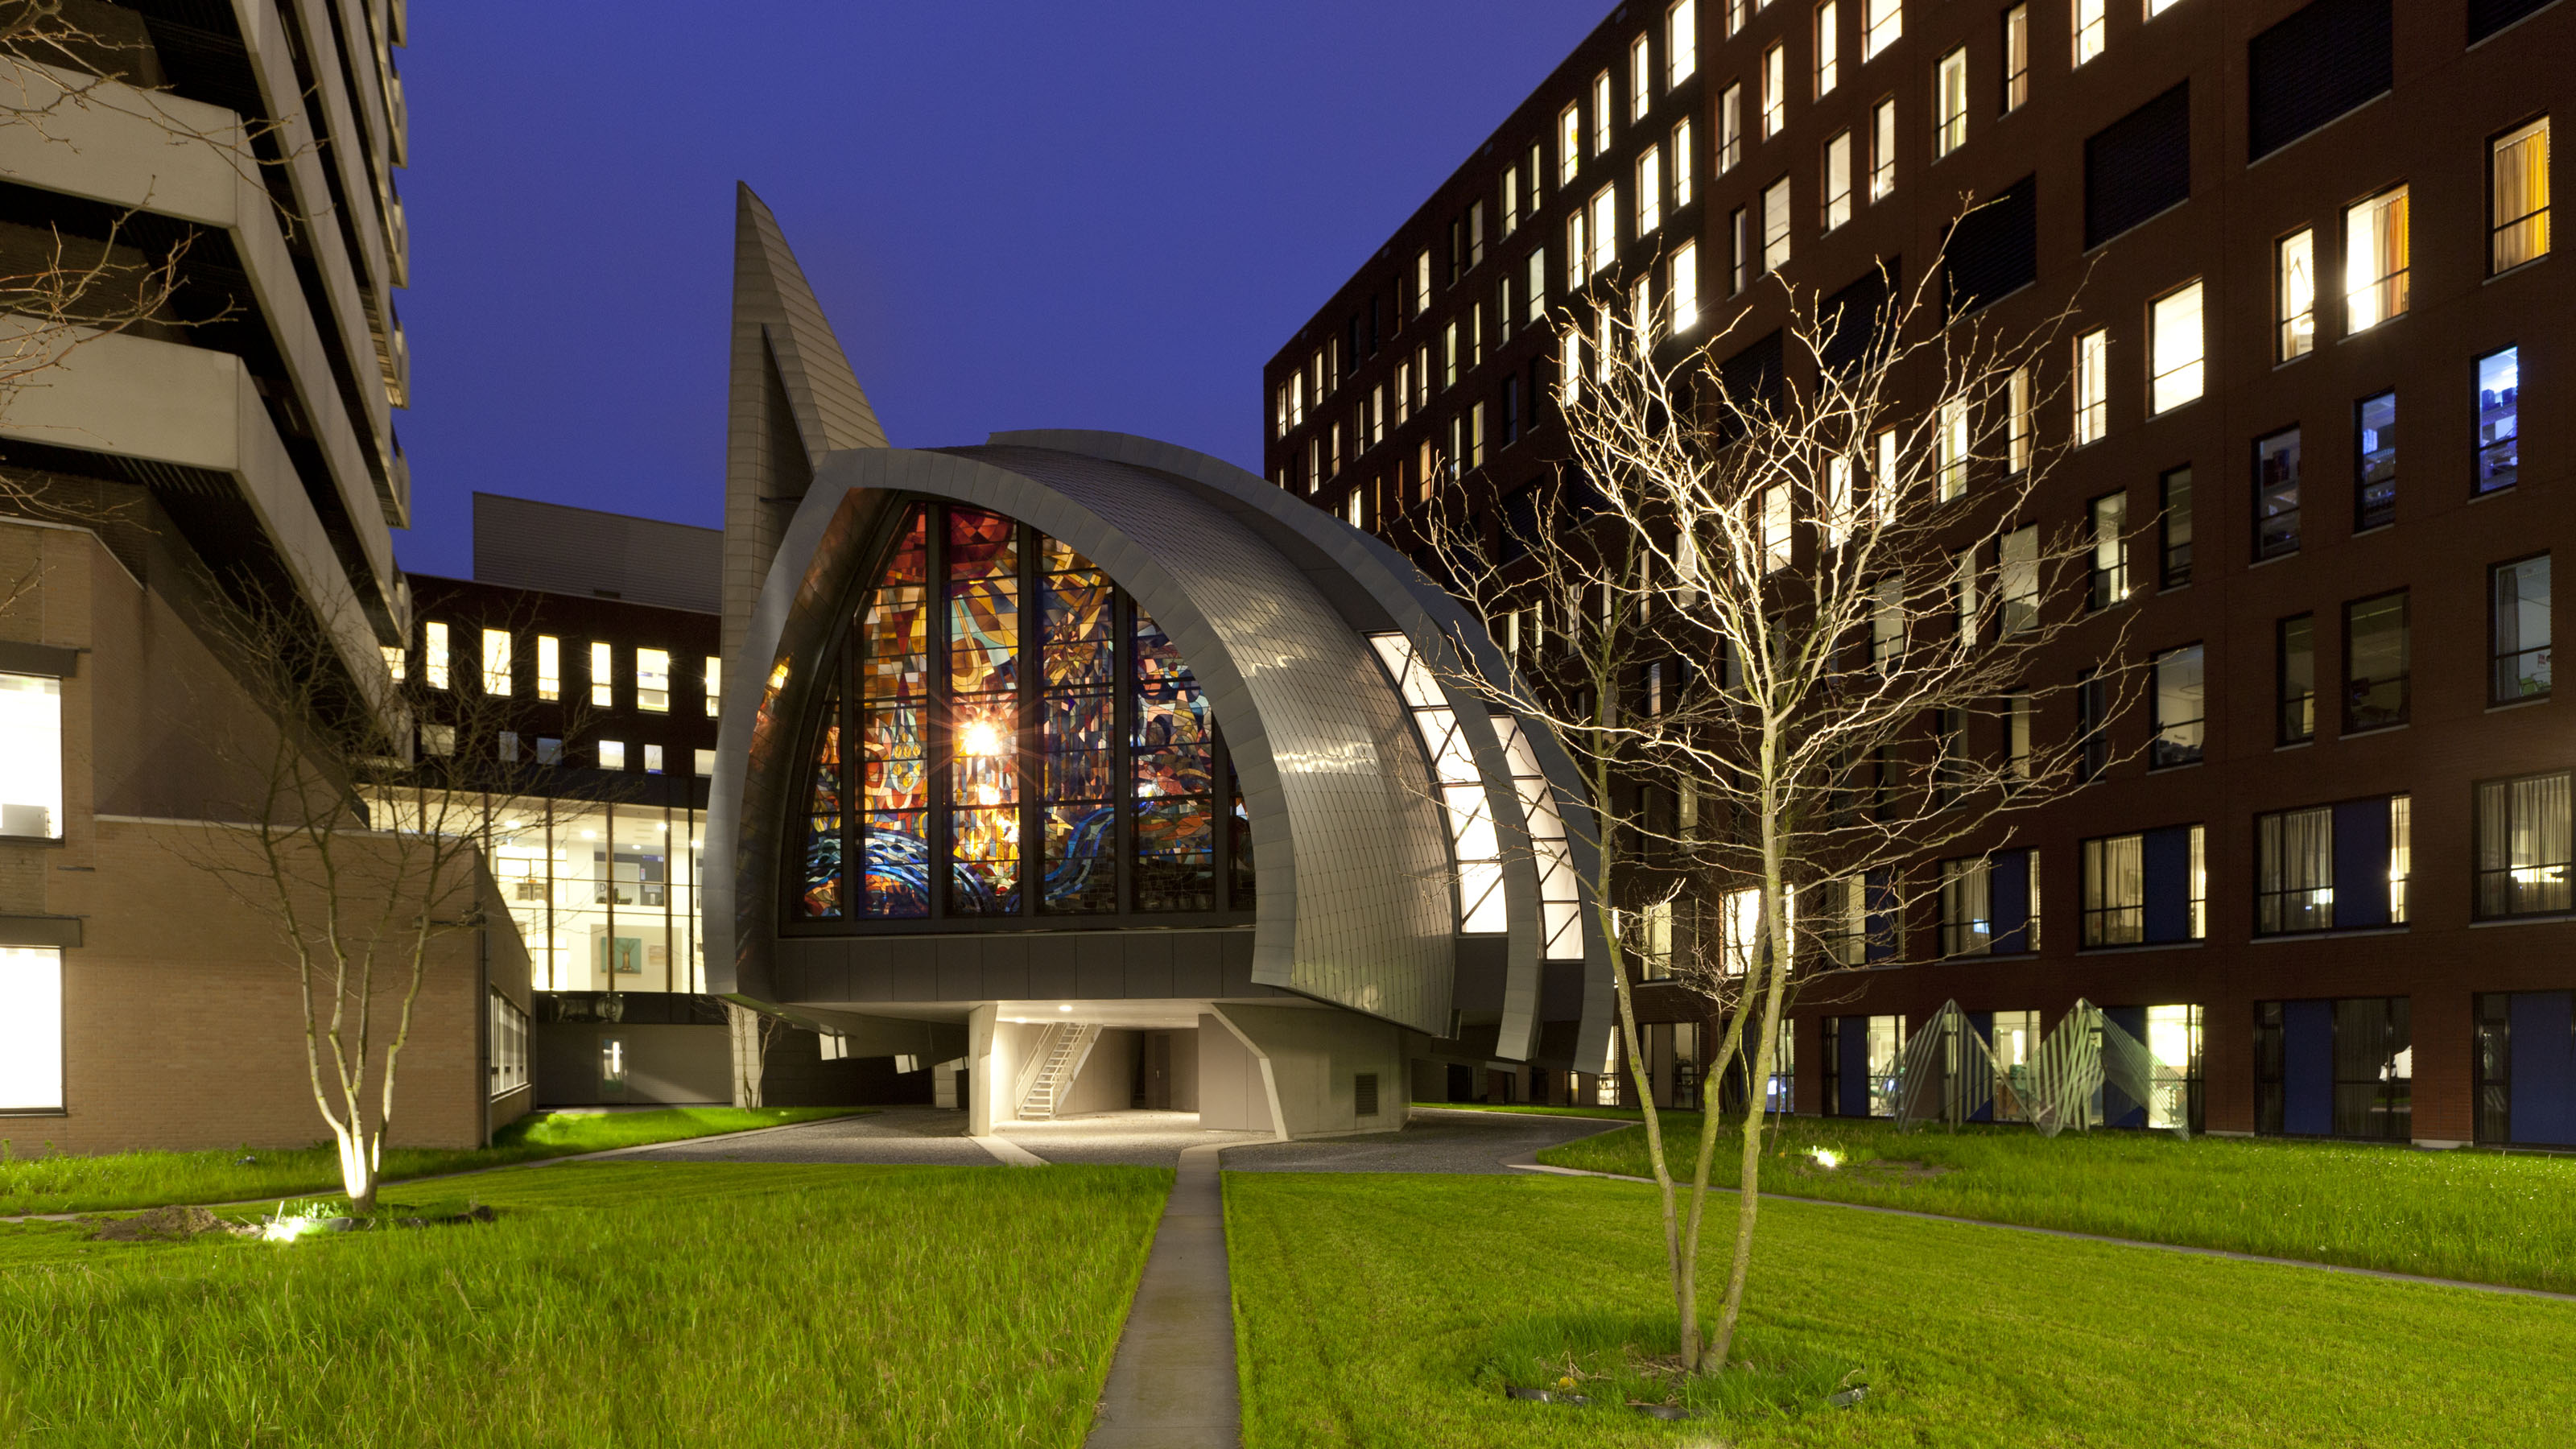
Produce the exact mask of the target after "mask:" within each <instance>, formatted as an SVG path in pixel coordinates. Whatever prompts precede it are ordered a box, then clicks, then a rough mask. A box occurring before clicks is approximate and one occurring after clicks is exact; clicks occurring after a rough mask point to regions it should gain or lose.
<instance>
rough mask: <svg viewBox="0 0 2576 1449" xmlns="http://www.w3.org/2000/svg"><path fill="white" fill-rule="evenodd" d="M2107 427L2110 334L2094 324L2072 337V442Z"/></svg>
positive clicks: (2094, 438)
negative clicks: (2080, 334)
mask: <svg viewBox="0 0 2576 1449" xmlns="http://www.w3.org/2000/svg"><path fill="white" fill-rule="evenodd" d="M2110 430H2111V334H2110V333H2108V332H2106V331H2103V330H2101V329H2099V328H2097V329H2095V330H2093V331H2091V332H2087V333H2085V334H2084V335H2083V336H2081V337H2078V338H2076V339H2075V446H2077V447H2079V448H2081V447H2083V446H2084V445H2085V444H2087V443H2098V442H2100V441H2101V440H2102V437H2103V435H2104V434H2106V433H2108V432H2109V431H2110Z"/></svg>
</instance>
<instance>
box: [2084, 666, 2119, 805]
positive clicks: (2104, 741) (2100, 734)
mask: <svg viewBox="0 0 2576 1449" xmlns="http://www.w3.org/2000/svg"><path fill="white" fill-rule="evenodd" d="M2110 712H2111V685H2110V681H2108V680H2106V679H2104V678H2103V677H2102V676H2101V675H2099V674H2097V673H2094V672H2092V671H2090V670H2088V671H2086V672H2085V675H2084V677H2083V678H2082V679H2080V680H2078V681H2077V682H2076V685H2075V737H2076V757H2075V777H2076V778H2077V779H2079V780H2090V779H2093V778H2095V777H2097V776H2099V775H2100V774H2101V773H2102V771H2103V770H2104V769H2105V768H2106V767H2108V766H2109V764H2110V763H2111V735H2110V724H2111V721H2110V718H2109V715H2110Z"/></svg>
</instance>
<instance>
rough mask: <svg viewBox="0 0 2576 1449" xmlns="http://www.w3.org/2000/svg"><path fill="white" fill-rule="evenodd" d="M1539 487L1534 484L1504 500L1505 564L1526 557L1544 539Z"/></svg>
mask: <svg viewBox="0 0 2576 1449" xmlns="http://www.w3.org/2000/svg"><path fill="white" fill-rule="evenodd" d="M1538 494H1539V485H1538V484H1536V483H1532V484H1530V485H1528V486H1527V487H1524V488H1522V489H1520V490H1518V491H1517V492H1514V493H1512V494H1510V495H1509V496H1507V497H1505V498H1504V499H1503V540H1502V554H1503V562H1505V563H1512V562H1516V561H1518V560H1519V559H1521V558H1524V557H1526V556H1527V555H1528V554H1529V551H1530V550H1531V549H1533V548H1536V547H1538V546H1539V545H1540V544H1541V543H1542V542H1544V539H1543V538H1542V536H1541V534H1540V532H1539V525H1538V507H1539V496H1538Z"/></svg>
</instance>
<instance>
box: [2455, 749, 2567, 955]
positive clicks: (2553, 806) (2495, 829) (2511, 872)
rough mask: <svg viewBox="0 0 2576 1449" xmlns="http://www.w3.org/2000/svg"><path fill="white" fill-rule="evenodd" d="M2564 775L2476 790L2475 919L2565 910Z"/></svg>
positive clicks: (2501, 782) (2497, 782)
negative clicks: (2476, 880)
mask: <svg viewBox="0 0 2576 1449" xmlns="http://www.w3.org/2000/svg"><path fill="white" fill-rule="evenodd" d="M2571 855H2576V851H2571V848H2570V844H2569V821H2568V774H2567V772H2566V771H2564V770H2561V771H2558V772H2556V773H2554V774H2548V775H2526V776H2524V777H2522V778H2521V779H2518V780H2489V781H2487V782H2486V783H2484V784H2482V785H2480V786H2478V914H2479V915H2480V916H2483V917H2489V918H2494V917H2501V916H2528V915H2552V914H2556V913H2558V912H2562V911H2565V910H2567V909H2569V908H2570V899H2569V890H2568V870H2569V865H2570V861H2571Z"/></svg>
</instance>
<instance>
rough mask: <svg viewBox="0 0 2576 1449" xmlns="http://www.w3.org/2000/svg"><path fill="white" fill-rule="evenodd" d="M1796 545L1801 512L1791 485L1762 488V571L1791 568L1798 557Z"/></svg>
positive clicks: (1784, 484) (1773, 485) (1771, 572)
mask: <svg viewBox="0 0 2576 1449" xmlns="http://www.w3.org/2000/svg"><path fill="white" fill-rule="evenodd" d="M1796 546H1797V514H1796V513H1795V511H1794V508H1793V505H1792V503H1791V500H1790V493H1789V485H1788V484H1786V483H1774V484H1772V485H1771V486H1770V487H1768V488H1765V489H1763V490H1762V571H1763V572H1764V573H1766V574H1776V573H1778V572H1779V571H1780V570H1782V569H1785V568H1787V567H1788V566H1789V565H1790V563H1791V562H1792V561H1793V560H1794V558H1795V557H1796V554H1795V549H1796Z"/></svg>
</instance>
